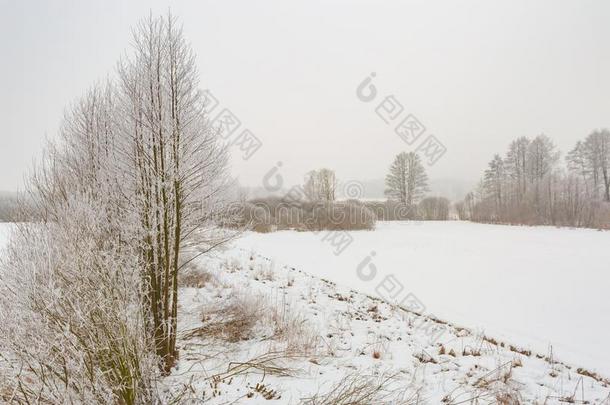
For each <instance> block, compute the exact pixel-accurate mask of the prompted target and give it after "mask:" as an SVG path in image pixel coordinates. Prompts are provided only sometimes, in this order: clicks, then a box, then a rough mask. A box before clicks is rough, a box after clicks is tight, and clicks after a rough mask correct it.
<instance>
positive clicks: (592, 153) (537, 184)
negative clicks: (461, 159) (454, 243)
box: [456, 130, 610, 228]
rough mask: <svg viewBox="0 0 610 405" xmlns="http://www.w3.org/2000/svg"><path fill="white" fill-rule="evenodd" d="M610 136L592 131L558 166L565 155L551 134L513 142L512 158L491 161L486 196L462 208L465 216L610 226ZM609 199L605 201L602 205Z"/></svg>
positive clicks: (485, 179)
mask: <svg viewBox="0 0 610 405" xmlns="http://www.w3.org/2000/svg"><path fill="white" fill-rule="evenodd" d="M609 144H610V132H609V131H608V130H598V131H594V132H593V133H591V134H590V135H589V136H587V137H586V138H585V139H584V140H583V141H579V142H577V143H576V145H575V147H574V148H573V149H572V150H571V151H570V152H569V153H568V154H567V156H566V158H565V162H566V166H567V170H565V169H564V168H562V167H558V164H557V162H558V160H559V152H558V151H557V150H556V148H555V145H554V144H553V142H552V141H551V140H550V139H549V138H548V137H546V136H545V135H540V136H537V137H536V138H534V139H533V140H531V141H530V140H528V138H524V137H521V138H518V139H516V140H514V141H513V142H511V144H510V146H509V149H508V152H507V154H506V158H505V159H504V160H502V159H500V158H499V156H498V155H496V156H494V159H493V160H492V161H491V162H490V163H489V167H488V168H487V170H485V172H484V174H483V180H482V185H483V187H482V190H483V193H482V194H480V195H479V196H477V195H475V194H471V195H470V196H469V198H467V199H466V200H464V201H463V202H461V203H458V204H457V205H456V208H457V209H458V212H459V214H460V217H461V218H469V219H472V220H476V221H482V222H497V221H502V222H508V223H514V224H532V225H533V224H552V225H567V226H585V227H599V228H608V227H610V205H609V204H608V201H607V200H608V192H609V188H610V183H609V182H608V173H609V170H608V162H609V161H610V159H609V154H608V145H609ZM602 200H604V201H602Z"/></svg>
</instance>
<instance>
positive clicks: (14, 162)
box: [0, 0, 610, 190]
mask: <svg viewBox="0 0 610 405" xmlns="http://www.w3.org/2000/svg"><path fill="white" fill-rule="evenodd" d="M0 3H1V4H0V30H1V32H0V34H1V35H0V55H2V56H1V63H0V89H1V90H2V93H1V94H0V125H1V126H0V129H1V131H2V132H1V134H0V139H1V144H0V190H14V189H17V188H18V187H20V184H21V183H22V179H23V175H24V174H25V173H26V171H27V170H28V168H29V167H31V165H32V162H33V159H34V158H35V157H36V156H37V155H38V153H39V150H40V149H41V148H42V146H43V143H44V139H45V137H50V138H52V137H53V136H54V135H55V134H56V132H57V129H58V125H59V122H60V119H61V116H62V113H63V110H64V107H65V106H66V105H68V104H69V103H70V102H72V101H73V100H74V99H76V98H77V97H78V96H79V95H80V94H82V93H83V92H84V90H85V89H87V87H88V86H90V85H91V84H92V83H93V82H94V81H96V80H97V79H100V78H104V77H105V76H106V75H107V74H108V73H111V72H112V70H113V69H114V66H115V63H116V61H117V59H118V58H119V57H120V56H121V54H123V53H124V52H125V51H126V50H127V48H128V46H129V43H130V27H131V26H133V25H134V24H135V23H136V22H137V21H138V20H139V19H140V18H142V17H144V16H146V15H147V14H148V13H149V11H150V10H151V9H152V11H153V13H165V12H166V11H167V10H168V7H170V6H171V9H172V12H173V13H174V14H175V15H176V16H177V17H179V18H180V20H181V21H182V23H183V24H184V30H185V33H186V36H187V37H188V39H189V40H190V41H191V43H192V45H193V47H194V49H195V52H196V53H197V54H198V66H199V69H200V73H201V81H202V87H204V88H210V89H211V90H212V92H213V93H214V94H215V95H216V96H217V97H218V99H219V100H220V102H221V106H222V107H227V108H230V109H231V110H232V111H233V112H234V113H235V114H236V115H237V116H238V117H239V119H240V120H241V121H242V123H243V125H244V126H245V127H247V128H249V129H250V130H251V131H252V132H253V133H254V134H255V135H256V136H257V137H259V138H260V139H261V141H262V142H263V147H262V148H261V149H260V150H259V151H258V152H257V153H256V154H255V155H254V156H253V157H252V158H251V159H249V160H248V161H243V160H242V159H241V158H240V157H239V155H237V154H236V155H235V159H234V165H233V171H234V173H235V174H236V175H238V176H239V178H240V180H241V182H242V183H244V184H248V185H253V186H256V185H259V184H260V182H261V178H262V176H263V175H264V174H265V173H266V172H267V171H268V170H269V168H270V167H272V166H273V165H274V164H275V163H276V162H277V161H282V162H283V167H282V170H283V172H284V176H285V177H286V179H287V181H289V182H292V181H299V179H300V178H301V177H302V175H303V174H304V173H305V172H306V171H308V170H310V169H312V168H316V167H320V166H328V167H331V168H334V169H336V171H337V173H338V176H339V177H340V178H341V179H371V178H380V177H383V176H384V175H385V173H386V171H387V168H388V166H389V164H390V162H391V160H392V158H393V156H394V155H395V154H397V153H398V152H399V151H402V150H411V149H412V148H411V147H408V146H407V145H406V144H405V143H404V142H403V141H402V140H401V139H400V138H399V137H398V136H397V135H396V134H394V132H393V130H392V127H391V126H387V125H385V124H384V122H383V121H382V120H381V119H380V118H379V117H378V116H377V115H376V114H375V112H374V108H375V105H373V104H374V103H370V104H365V103H363V102H362V101H360V100H359V99H358V98H357V97H356V87H357V86H358V84H359V83H360V82H361V81H362V80H363V79H364V78H365V77H366V76H367V75H368V74H369V73H371V72H376V74H377V77H376V78H375V81H374V83H375V86H376V87H377V89H378V91H379V95H378V99H379V100H380V99H381V97H383V96H386V95H394V96H395V97H396V99H397V100H398V101H399V102H400V103H402V104H403V105H404V107H405V113H413V114H415V115H416V116H417V117H418V118H419V119H420V120H421V121H422V123H423V124H424V125H425V126H426V127H427V130H428V132H427V133H428V134H434V135H435V136H436V137H437V138H438V139H439V140H440V141H442V142H443V143H444V144H445V146H446V148H447V152H446V154H445V155H444V156H443V157H442V158H441V159H440V160H439V161H438V162H437V163H436V164H435V165H434V166H433V167H431V168H430V170H429V174H430V176H431V177H433V178H455V179H463V180H473V181H474V180H477V179H478V177H479V175H480V173H481V171H482V170H483V169H484V167H485V165H486V163H487V161H488V160H490V158H491V157H492V154H493V153H495V152H502V153H503V152H504V150H505V148H506V146H507V144H508V143H509V142H510V140H511V139H512V138H515V137H517V136H521V135H529V136H535V135H537V134H539V133H546V134H547V135H549V136H551V137H552V138H553V139H554V140H555V141H556V143H557V144H558V146H559V147H560V149H561V150H562V151H563V152H565V151H566V150H568V149H569V148H571V147H572V145H573V144H574V143H575V142H576V140H578V139H580V138H582V137H584V136H585V135H587V133H589V132H590V131H591V130H592V129H594V128H598V127H610V2H609V1H607V0H599V1H591V0H590V1H586V0H585V1H583V0H578V1H576V0H574V1H556V0H555V1H551V0H548V1H484V0H481V1H460V2H457V1H379V0H370V1H356V0H349V1H348V0H346V1H332V0H326V1H317V0H308V1H300V2H294V1H286V0H278V1H253V0H243V1H233V0H222V1H192V2H187V1H172V2H167V1H153V2H149V1H146V2H144V1H141V2H140V1H118V0H114V1H96V2H89V1H40V2H34V1H14V0H0ZM377 101H378V100H376V101H375V102H377Z"/></svg>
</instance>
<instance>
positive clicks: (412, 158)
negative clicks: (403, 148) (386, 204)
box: [385, 152, 428, 206]
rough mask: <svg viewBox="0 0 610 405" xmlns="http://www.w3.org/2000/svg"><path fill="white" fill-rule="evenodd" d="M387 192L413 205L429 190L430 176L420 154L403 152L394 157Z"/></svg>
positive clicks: (387, 181)
mask: <svg viewBox="0 0 610 405" xmlns="http://www.w3.org/2000/svg"><path fill="white" fill-rule="evenodd" d="M385 184H386V190H385V194H386V195H387V196H388V197H389V198H390V199H394V200H398V201H400V202H401V203H403V204H406V205H408V206H411V205H413V204H416V203H417V202H418V201H419V200H420V199H421V198H422V197H423V196H424V194H425V193H426V191H428V176H427V175H426V170H425V169H424V166H423V165H422V163H421V160H420V158H419V156H418V155H417V154H416V153H414V152H408V153H407V152H402V153H400V154H398V155H397V156H396V157H395V158H394V162H393V163H392V165H391V166H390V172H389V173H388V175H387V176H386V180H385Z"/></svg>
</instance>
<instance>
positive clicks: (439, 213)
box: [417, 197, 450, 221]
mask: <svg viewBox="0 0 610 405" xmlns="http://www.w3.org/2000/svg"><path fill="white" fill-rule="evenodd" d="M449 206H450V203H449V200H448V199H446V198H443V197H426V198H424V199H423V200H421V201H420V202H419V204H418V207H417V208H418V213H419V217H420V218H421V219H422V220H424V221H446V220H448V219H449Z"/></svg>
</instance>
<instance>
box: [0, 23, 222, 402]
mask: <svg viewBox="0 0 610 405" xmlns="http://www.w3.org/2000/svg"><path fill="white" fill-rule="evenodd" d="M133 43H134V55H133V56H132V57H131V58H128V59H126V60H125V61H124V62H123V63H121V64H120V68H119V72H118V79H117V80H115V79H113V78H111V79H110V80H109V81H108V82H107V83H102V84H99V85H97V86H94V87H93V88H92V89H91V90H90V91H89V92H87V93H86V94H85V95H84V96H83V97H82V98H81V99H80V100H79V101H78V102H76V103H75V104H74V105H73V106H72V107H71V108H69V109H68V111H67V113H66V116H65V117H64V120H63V123H62V126H61V129H60V133H59V136H58V138H57V141H55V142H53V143H51V144H50V145H49V146H48V147H47V149H46V152H45V154H44V156H45V158H44V160H43V162H42V164H41V165H40V166H39V167H38V168H37V169H36V170H35V174H34V176H33V177H32V179H31V181H30V199H31V201H32V202H31V204H29V205H27V209H28V210H32V213H30V214H35V216H36V217H37V218H40V219H41V221H40V223H37V224H35V225H32V224H23V225H21V226H20V227H19V229H18V231H17V232H16V233H15V234H14V236H13V238H12V241H11V243H10V249H9V253H8V255H7V258H6V260H5V261H4V262H3V263H2V271H1V273H0V275H1V277H0V299H1V300H2V302H0V346H1V347H3V350H2V352H3V357H0V393H2V394H0V395H5V393H9V394H7V395H10V397H11V398H12V400H14V401H16V402H20V403H37V402H45V403H125V404H135V403H152V402H155V401H156V400H157V399H156V398H155V393H154V392H153V391H154V379H155V378H156V371H155V370H157V371H158V370H160V371H161V372H163V373H168V372H169V371H170V369H171V367H172V366H173V365H174V364H175V361H176V358H177V350H176V336H177V335H176V334H177V314H178V283H177V279H178V273H179V271H180V270H181V268H182V267H183V266H185V265H186V264H187V263H188V262H189V261H190V260H193V259H194V258H195V257H196V256H197V255H199V254H201V253H202V252H206V251H208V250H210V249H212V248H214V247H215V246H217V245H218V244H220V243H222V242H224V241H225V240H226V235H224V234H220V235H219V234H218V233H217V232H216V231H215V229H214V224H215V220H216V219H217V218H218V216H217V213H218V212H222V210H223V204H224V191H225V189H226V185H227V177H226V160H227V153H226V150H225V149H224V148H222V147H220V146H219V144H218V143H217V139H216V133H215V132H214V131H212V129H211V126H210V124H209V122H208V119H207V117H206V114H205V110H204V106H203V99H202V95H201V93H200V92H199V91H198V76H197V72H196V69H195V65H194V55H193V54H192V52H191V50H190V48H189V47H188V45H187V44H186V41H185V40H184V38H183V36H182V32H181V30H180V29H179V27H177V25H176V23H175V21H174V20H173V18H172V17H171V16H168V17H160V18H153V17H152V16H151V17H150V18H148V19H146V20H144V21H143V22H142V23H141V24H140V25H138V27H137V28H136V30H134V40H133ZM191 242H197V243H198V244H200V245H201V246H202V249H200V250H198V252H197V253H195V252H191V251H189V250H188V249H187V248H188V247H189V244H190V243H191ZM14 319H18V324H15V323H14V321H13V320H14ZM1 398H2V399H5V398H4V397H1Z"/></svg>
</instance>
